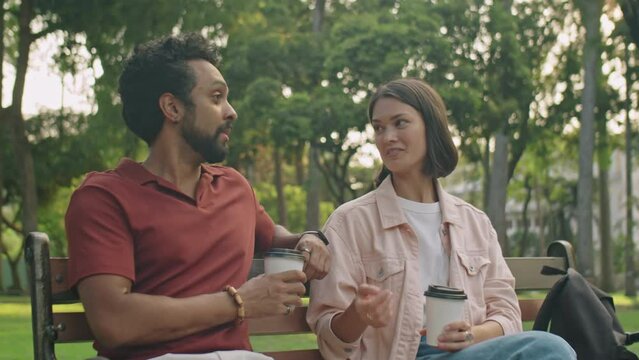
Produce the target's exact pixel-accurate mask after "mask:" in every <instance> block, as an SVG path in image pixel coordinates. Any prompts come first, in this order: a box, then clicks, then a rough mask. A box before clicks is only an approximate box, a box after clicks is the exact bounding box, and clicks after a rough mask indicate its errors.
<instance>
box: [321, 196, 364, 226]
mask: <svg viewBox="0 0 639 360" xmlns="http://www.w3.org/2000/svg"><path fill="white" fill-rule="evenodd" d="M376 209H377V202H376V201H375V191H371V192H369V193H366V194H364V195H362V196H360V197H358V198H355V199H353V200H350V201H347V202H345V203H343V204H342V205H340V206H338V207H337V209H335V210H334V211H333V213H332V214H331V216H330V217H329V218H328V220H327V221H326V225H327V226H338V225H343V224H344V223H345V222H346V221H347V220H348V222H352V221H353V220H355V219H358V218H361V217H369V216H372V215H374V214H376V213H377V211H376Z"/></svg>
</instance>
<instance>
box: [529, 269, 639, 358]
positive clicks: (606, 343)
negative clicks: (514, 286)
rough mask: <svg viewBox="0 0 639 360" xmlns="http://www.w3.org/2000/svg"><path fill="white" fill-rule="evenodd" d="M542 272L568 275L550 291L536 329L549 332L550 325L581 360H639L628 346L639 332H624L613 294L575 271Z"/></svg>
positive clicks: (545, 270)
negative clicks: (609, 293) (589, 281)
mask: <svg viewBox="0 0 639 360" xmlns="http://www.w3.org/2000/svg"><path fill="white" fill-rule="evenodd" d="M541 272H542V274H544V275H557V274H565V275H564V276H563V277H562V278H561V279H559V281H557V283H556V284H555V285H554V286H553V287H552V289H550V292H549V293H548V295H547V296H546V299H545V300H544V303H543V304H542V306H541V309H540V310H539V313H538V314H537V318H536V319H535V324H534V325H533V330H541V331H548V324H549V323H550V332H551V333H553V334H556V335H559V336H561V337H562V338H564V340H566V341H567V342H568V343H569V344H570V345H571V346H572V347H573V349H575V351H576V352H577V359H579V360H638V358H637V355H635V354H633V353H632V352H630V351H629V350H628V349H626V347H625V345H630V344H632V343H634V342H637V341H639V333H634V334H628V333H625V332H624V331H623V328H622V326H621V324H620V323H619V320H618V319H617V316H616V315H615V305H614V303H613V300H612V297H611V296H610V295H608V294H606V293H605V292H603V291H602V290H600V289H598V288H597V287H595V286H593V285H591V284H590V283H588V281H586V279H584V278H583V277H582V276H581V274H579V273H578V272H577V271H575V270H574V269H572V268H569V269H568V271H567V272H565V271H562V270H559V269H555V268H551V267H544V268H543V269H542V271H541Z"/></svg>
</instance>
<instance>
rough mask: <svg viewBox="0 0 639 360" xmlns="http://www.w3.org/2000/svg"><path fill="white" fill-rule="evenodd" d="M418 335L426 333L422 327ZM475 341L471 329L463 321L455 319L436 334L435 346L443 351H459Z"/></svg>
mask: <svg viewBox="0 0 639 360" xmlns="http://www.w3.org/2000/svg"><path fill="white" fill-rule="evenodd" d="M419 333H420V335H422V336H425V335H426V329H422V330H421V331H420V332H419ZM474 343H475V337H474V335H473V329H472V327H471V326H470V324H469V323H467V322H465V321H456V322H452V323H450V324H448V325H446V326H444V330H443V332H442V333H441V334H439V335H438V336H437V348H438V349H440V350H444V351H459V350H462V349H465V348H467V347H469V346H470V345H472V344H474Z"/></svg>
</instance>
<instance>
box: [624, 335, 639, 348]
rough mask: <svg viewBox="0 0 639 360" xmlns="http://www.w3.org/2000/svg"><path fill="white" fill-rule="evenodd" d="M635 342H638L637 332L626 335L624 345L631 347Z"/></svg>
mask: <svg viewBox="0 0 639 360" xmlns="http://www.w3.org/2000/svg"><path fill="white" fill-rule="evenodd" d="M636 342H639V332H636V333H626V342H625V344H624V345H626V346H628V345H632V344H634V343H636Z"/></svg>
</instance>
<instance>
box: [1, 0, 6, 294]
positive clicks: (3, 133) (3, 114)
mask: <svg viewBox="0 0 639 360" xmlns="http://www.w3.org/2000/svg"><path fill="white" fill-rule="evenodd" d="M4 3H5V0H0V39H4V30H5V23H4V14H5V9H4ZM0 59H4V41H0ZM2 79H4V61H0V144H6V140H7V138H6V131H7V127H6V126H5V123H6V122H7V118H6V112H5V111H4V110H3V109H2V101H3V97H2V93H3V92H4V86H2ZM2 150H3V149H2V148H0V211H2V208H3V207H4V193H3V190H4V172H3V170H4V157H3V153H4V152H3V151H2ZM3 227H4V226H3V225H2V221H0V293H2V292H3V291H4V276H3V275H2V269H3V266H2V254H3V253H4V252H5V249H4V238H3V236H2V234H3V230H2V229H3Z"/></svg>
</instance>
